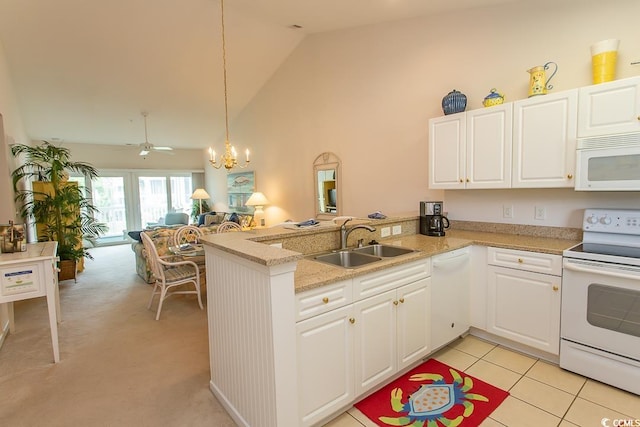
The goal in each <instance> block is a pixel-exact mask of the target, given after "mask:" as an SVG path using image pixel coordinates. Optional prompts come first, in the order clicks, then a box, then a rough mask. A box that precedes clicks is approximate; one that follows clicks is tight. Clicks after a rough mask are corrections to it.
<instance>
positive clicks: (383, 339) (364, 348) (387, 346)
mask: <svg viewBox="0 0 640 427" xmlns="http://www.w3.org/2000/svg"><path fill="white" fill-rule="evenodd" d="M430 282H431V279H430V278H424V279H421V280H419V281H417V282H414V283H411V284H409V285H406V286H402V287H400V288H398V289H396V290H392V291H387V292H385V293H382V294H380V295H376V296H373V297H369V298H366V299H364V300H361V301H358V302H356V303H355V304H354V318H355V319H356V322H355V323H354V329H355V333H354V337H355V349H354V353H355V360H356V363H355V366H356V371H355V384H356V388H355V393H356V395H359V394H361V393H364V392H366V391H367V390H371V389H372V388H373V387H375V386H377V385H379V384H382V383H383V382H384V381H385V380H386V379H388V378H390V377H391V376H392V375H393V374H395V373H396V372H398V371H399V370H401V369H403V368H405V367H407V366H409V365H411V364H412V363H413V362H415V361H417V360H419V359H420V358H422V357H424V356H425V355H426V354H427V353H428V352H429V348H430V347H429V334H430V328H429V325H430V322H429V319H430V311H429V291H430V288H429V283H430Z"/></svg>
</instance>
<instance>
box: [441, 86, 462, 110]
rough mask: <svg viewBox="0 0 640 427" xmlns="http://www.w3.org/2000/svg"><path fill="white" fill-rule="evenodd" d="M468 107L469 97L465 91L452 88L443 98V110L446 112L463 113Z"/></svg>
mask: <svg viewBox="0 0 640 427" xmlns="http://www.w3.org/2000/svg"><path fill="white" fill-rule="evenodd" d="M465 108H467V97H466V95H465V94H464V93H462V92H458V91H457V90H455V89H454V90H452V91H451V92H449V93H448V94H447V96H445V97H444V98H442V111H444V114H447V115H448V114H455V113H462V112H463V111H464V110H465Z"/></svg>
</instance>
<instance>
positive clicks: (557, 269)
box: [487, 247, 562, 276]
mask: <svg viewBox="0 0 640 427" xmlns="http://www.w3.org/2000/svg"><path fill="white" fill-rule="evenodd" d="M487 257H488V259H487V263H488V264H489V265H496V266H500V267H508V268H515V269H517V270H526V271H533V272H536V273H544V274H553V275H555V276H562V257H561V256H560V255H553V254H545V253H540V252H530V251H519V250H514V249H502V248H491V247H490V248H488V250H487Z"/></svg>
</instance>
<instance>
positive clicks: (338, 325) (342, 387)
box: [296, 259, 431, 426]
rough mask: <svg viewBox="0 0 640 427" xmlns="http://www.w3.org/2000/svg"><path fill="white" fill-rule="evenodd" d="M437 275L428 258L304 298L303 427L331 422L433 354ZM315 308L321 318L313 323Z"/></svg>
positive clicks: (300, 326)
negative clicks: (432, 293)
mask: <svg viewBox="0 0 640 427" xmlns="http://www.w3.org/2000/svg"><path fill="white" fill-rule="evenodd" d="M430 274H431V263H430V260H429V259H427V260H420V261H416V262H412V263H408V264H403V265H399V266H396V267H391V268H389V269H386V270H381V271H377V272H374V273H369V274H365V275H363V276H358V277H354V278H353V279H351V280H346V281H342V282H338V283H335V284H333V285H328V286H327V289H324V290H323V288H324V287H323V288H317V289H312V290H309V291H307V292H302V293H299V294H297V295H296V300H297V304H298V310H297V311H298V314H297V315H298V318H301V316H302V318H304V319H305V320H301V321H299V322H297V324H296V334H297V354H298V385H299V396H298V402H299V408H300V409H299V410H300V425H302V426H310V425H315V424H317V423H318V422H321V421H323V420H324V419H326V418H327V417H329V416H331V415H332V414H334V413H335V412H336V411H339V410H341V409H343V408H344V407H345V406H346V405H348V404H350V403H353V400H354V399H355V398H356V397H357V396H359V395H361V394H363V393H365V392H366V391H368V390H371V389H373V388H374V387H375V386H378V385H380V384H381V383H383V382H384V381H385V380H387V379H388V378H390V377H392V376H393V375H394V374H396V373H397V372H398V371H399V370H400V369H403V368H405V367H407V366H409V365H410V364H412V363H414V362H416V361H418V360H419V359H421V358H422V357H424V356H426V355H427V354H428V353H429V350H430V345H429V333H430V329H429V319H430V310H429V308H430V304H429V295H430V293H429V292H430V286H429V285H430V277H429V276H430ZM351 297H353V302H352V303H349V304H345V302H346V301H349V300H350V299H351ZM318 301H320V302H318ZM325 301H326V302H325ZM332 303H334V304H337V305H338V306H339V307H338V308H333V309H329V308H328V306H330V305H331V304H332ZM310 309H312V310H315V311H316V312H317V313H319V314H316V315H314V316H311V317H305V316H306V314H305V313H308V312H309V310H310Z"/></svg>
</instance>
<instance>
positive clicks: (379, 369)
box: [353, 290, 397, 395]
mask: <svg viewBox="0 0 640 427" xmlns="http://www.w3.org/2000/svg"><path fill="white" fill-rule="evenodd" d="M394 302H396V304H397V299H396V291H395V290H392V291H387V292H385V293H382V294H380V295H376V296H373V297H370V298H365V299H363V300H361V301H358V302H356V303H355V304H354V318H355V323H354V325H353V326H354V337H355V348H354V354H355V366H356V368H355V384H356V395H358V394H360V393H363V392H365V391H367V390H369V389H371V388H372V387H374V386H375V385H377V384H379V383H381V382H382V381H384V380H385V379H386V378H389V377H390V376H391V375H392V374H393V373H395V372H396V366H397V361H396V340H397V335H396V307H395V305H394Z"/></svg>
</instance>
